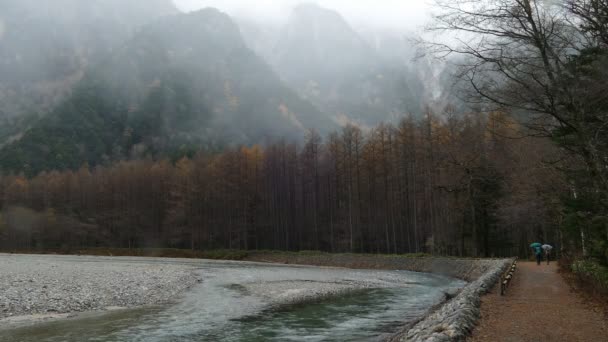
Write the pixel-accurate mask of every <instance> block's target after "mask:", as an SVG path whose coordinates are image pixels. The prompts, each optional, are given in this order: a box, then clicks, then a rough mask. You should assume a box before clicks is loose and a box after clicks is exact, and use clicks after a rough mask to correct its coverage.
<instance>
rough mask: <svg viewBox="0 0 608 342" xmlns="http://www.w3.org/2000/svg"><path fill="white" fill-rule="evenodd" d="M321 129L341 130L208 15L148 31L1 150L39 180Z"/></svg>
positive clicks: (9, 165)
mask: <svg viewBox="0 0 608 342" xmlns="http://www.w3.org/2000/svg"><path fill="white" fill-rule="evenodd" d="M312 125H320V126H321V127H325V128H330V127H331V125H330V123H328V124H324V117H323V116H322V115H321V114H320V113H319V112H318V110H317V109H316V108H315V107H314V106H312V105H311V104H309V103H307V102H305V101H303V100H301V99H300V98H299V97H298V96H297V95H295V94H294V93H293V92H292V91H290V90H289V89H288V88H286V87H285V86H284V85H283V84H282V83H281V82H280V80H279V78H278V77H277V76H276V75H275V74H274V73H273V71H272V70H271V69H270V67H268V66H267V65H266V64H265V63H264V62H263V61H262V60H261V59H260V58H259V57H257V56H256V55H255V54H254V53H253V52H252V51H251V50H249V49H248V48H247V47H246V45H245V43H244V42H243V40H242V38H241V36H240V33H239V30H238V28H237V26H236V25H235V24H234V23H233V22H232V20H231V19H230V18H229V17H228V16H227V15H225V14H223V13H221V12H219V11H217V10H214V9H205V10H201V11H198V12H194V13H190V14H179V15H175V16H171V17H167V18H163V19H159V20H158V21H157V22H155V23H153V24H150V25H148V26H146V27H145V28H143V29H142V30H141V32H139V33H138V34H136V35H135V37H134V38H133V39H131V40H130V41H129V42H128V43H126V44H125V45H124V46H123V47H122V48H120V49H117V50H116V51H115V52H114V53H113V54H112V56H111V57H110V58H108V60H107V61H105V62H104V63H102V64H100V65H97V66H95V67H93V68H91V69H90V71H89V72H87V74H86V76H85V77H84V79H83V80H82V81H81V82H80V83H79V84H78V86H77V87H76V89H75V90H74V92H73V94H72V95H71V96H70V97H69V98H68V99H67V100H65V101H64V102H62V103H61V104H60V105H59V106H58V107H56V108H55V109H54V110H53V111H52V112H51V113H50V114H49V115H48V116H47V117H45V118H44V119H43V120H41V121H40V122H39V123H37V124H36V125H35V126H34V127H33V128H32V129H30V130H29V131H27V132H26V133H25V135H24V136H23V137H22V138H21V139H20V140H18V141H16V142H14V143H12V144H10V145H9V146H7V147H5V148H4V149H3V150H2V151H0V163H2V166H3V167H4V168H5V169H9V170H15V171H19V170H25V171H26V172H28V173H30V174H34V173H37V172H39V171H41V170H50V169H64V168H77V167H78V166H80V165H81V164H82V163H84V162H88V163H90V164H98V163H100V162H102V161H104V160H116V159H121V158H125V157H142V156H145V155H157V154H165V153H169V152H170V151H174V150H176V149H179V148H184V147H185V146H192V147H194V148H196V149H198V148H201V147H203V148H204V147H208V146H210V145H213V144H228V143H230V144H234V143H238V142H243V143H245V142H251V141H263V140H265V139H273V138H278V137H283V136H290V137H296V138H297V137H304V134H305V130H306V128H307V127H312Z"/></svg>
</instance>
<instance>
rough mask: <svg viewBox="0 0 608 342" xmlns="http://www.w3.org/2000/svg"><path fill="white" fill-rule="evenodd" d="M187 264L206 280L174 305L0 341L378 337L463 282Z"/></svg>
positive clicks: (60, 324)
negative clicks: (192, 266)
mask: <svg viewBox="0 0 608 342" xmlns="http://www.w3.org/2000/svg"><path fill="white" fill-rule="evenodd" d="M158 262H161V261H158ZM164 262H167V261H164ZM173 262H178V261H173ZM184 263H186V262H184ZM187 263H188V265H195V267H196V268H197V269H196V272H199V273H200V276H201V279H202V280H203V281H202V283H200V284H199V285H197V286H195V287H194V288H193V289H192V290H191V291H189V292H188V293H186V294H185V295H184V296H183V297H182V298H180V299H179V300H177V301H176V302H175V303H174V304H172V305H167V306H163V307H148V308H143V309H134V310H118V311H113V312H107V313H96V314H85V315H79V316H78V317H76V318H72V319H66V320H61V321H53V322H47V323H39V324H36V325H33V326H21V327H16V328H11V329H8V330H7V329H0V341H14V342H18V341H52V342H54V341H61V342H63V341H102V342H107V341H152V342H154V341H197V342H198V341H369V340H379V339H381V338H382V337H386V336H387V335H390V334H391V333H394V332H396V331H398V330H399V327H400V326H403V325H404V324H405V323H407V322H410V321H413V320H416V319H418V318H420V317H421V316H422V315H423V314H424V313H425V312H426V311H427V310H428V309H429V308H430V307H431V306H433V305H435V304H437V303H438V302H439V301H441V300H442V299H443V298H444V296H445V295H444V291H445V290H447V289H449V288H459V287H462V286H464V282H462V281H460V280H456V279H451V278H447V277H442V276H438V275H433V274H425V273H414V272H407V271H375V270H348V269H334V268H316V267H297V266H282V265H263V264H248V263H226V262H207V261H204V262H203V261H201V262H197V263H193V262H191V261H189V262H187Z"/></svg>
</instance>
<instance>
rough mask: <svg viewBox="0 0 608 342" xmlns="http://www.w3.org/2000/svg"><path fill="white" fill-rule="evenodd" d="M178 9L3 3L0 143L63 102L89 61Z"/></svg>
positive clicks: (157, 0)
mask: <svg viewBox="0 0 608 342" xmlns="http://www.w3.org/2000/svg"><path fill="white" fill-rule="evenodd" d="M175 13H177V9H176V8H175V7H174V5H173V3H172V1H171V0H146V1H139V0H103V1H101V0H94V1H91V0H87V1H82V0H53V1H40V0H3V1H0V75H2V78H0V124H1V125H0V127H1V128H0V143H1V142H4V141H5V140H6V138H7V137H8V136H10V135H12V134H14V133H17V132H18V131H19V130H20V129H21V128H23V127H25V126H27V125H28V124H31V122H32V121H33V120H35V119H36V118H37V117H38V116H40V115H42V114H43V113H45V112H47V111H48V110H50V109H52V108H53V107H54V106H56V105H57V104H58V103H59V102H61V100H63V99H64V98H65V97H66V96H67V95H68V94H69V92H70V90H71V89H72V87H73V86H74V85H75V84H76V83H78V81H80V79H81V78H82V77H83V75H84V70H85V69H86V67H87V66H88V65H91V64H94V63H96V62H98V61H99V60H101V59H103V58H104V57H105V56H106V55H107V54H109V53H110V52H111V51H112V50H113V49H114V48H115V47H117V46H119V45H120V44H122V43H123V42H125V41H126V40H127V39H129V38H130V37H131V36H132V35H133V34H134V33H135V32H136V31H137V30H138V29H139V28H140V27H141V26H142V25H144V24H147V23H149V22H151V21H153V20H155V19H157V18H159V17H161V16H165V15H170V14H175Z"/></svg>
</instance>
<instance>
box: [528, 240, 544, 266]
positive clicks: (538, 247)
mask: <svg viewBox="0 0 608 342" xmlns="http://www.w3.org/2000/svg"><path fill="white" fill-rule="evenodd" d="M542 246H543V245H542V244H541V243H538V242H534V243H533V244H531V245H530V248H532V249H534V254H535V255H536V264H537V265H540V262H541V261H542V260H543V248H542Z"/></svg>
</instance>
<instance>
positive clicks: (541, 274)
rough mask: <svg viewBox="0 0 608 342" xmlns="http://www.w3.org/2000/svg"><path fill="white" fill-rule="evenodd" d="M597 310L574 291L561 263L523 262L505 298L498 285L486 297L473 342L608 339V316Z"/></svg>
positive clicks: (543, 341) (574, 341) (573, 341)
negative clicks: (561, 270) (560, 265)
mask: <svg viewBox="0 0 608 342" xmlns="http://www.w3.org/2000/svg"><path fill="white" fill-rule="evenodd" d="M596 310H597V309H596ZM596 310H594V309H592V308H590V307H588V306H587V305H585V304H584V303H583V302H582V299H581V298H580V297H579V296H578V295H577V294H576V293H573V292H571V290H570V286H569V285H568V284H567V283H566V282H565V281H564V279H563V278H562V276H561V275H560V274H558V273H557V265H556V263H552V264H551V265H546V264H542V265H541V266H537V265H536V263H533V262H520V263H518V265H517V271H516V272H515V276H514V278H513V282H512V283H511V286H510V287H509V289H508V290H507V294H506V295H505V296H500V287H499V286H497V287H496V288H494V289H493V290H492V292H491V293H490V294H488V295H486V296H484V297H483V299H482V304H481V321H480V322H479V325H478V326H477V328H475V330H474V331H473V336H472V337H471V338H469V341H471V342H478V341H479V342H481V341H484V342H485V341H504V342H524V341H525V342H527V341H531V342H532V341H533V342H536V341H538V342H541V341H542V342H545V341H567V342H577V341H580V342H592V341H608V325H607V322H606V319H605V317H604V314H603V313H602V312H601V311H599V310H597V311H596Z"/></svg>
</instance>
